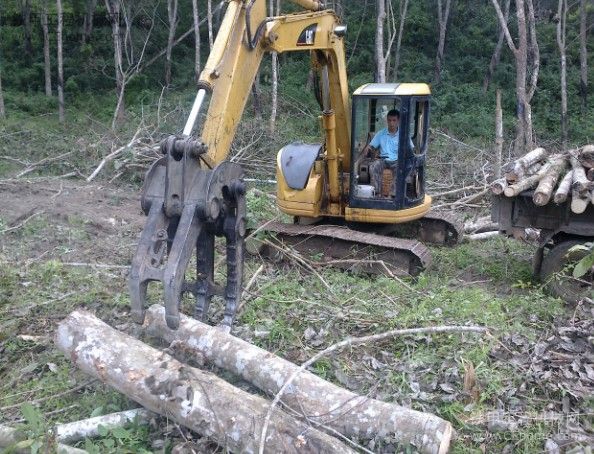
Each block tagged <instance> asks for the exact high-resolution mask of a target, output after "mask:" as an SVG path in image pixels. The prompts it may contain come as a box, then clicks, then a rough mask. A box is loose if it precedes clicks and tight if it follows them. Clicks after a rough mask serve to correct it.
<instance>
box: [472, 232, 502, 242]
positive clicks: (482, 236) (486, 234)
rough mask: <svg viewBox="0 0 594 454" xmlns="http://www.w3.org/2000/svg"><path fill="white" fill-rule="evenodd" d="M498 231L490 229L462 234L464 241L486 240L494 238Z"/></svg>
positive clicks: (498, 233)
mask: <svg viewBox="0 0 594 454" xmlns="http://www.w3.org/2000/svg"><path fill="white" fill-rule="evenodd" d="M499 235H500V232H499V231H490V232H481V233H471V234H469V235H464V240H465V241H482V240H488V239H490V238H495V237H496V236H499Z"/></svg>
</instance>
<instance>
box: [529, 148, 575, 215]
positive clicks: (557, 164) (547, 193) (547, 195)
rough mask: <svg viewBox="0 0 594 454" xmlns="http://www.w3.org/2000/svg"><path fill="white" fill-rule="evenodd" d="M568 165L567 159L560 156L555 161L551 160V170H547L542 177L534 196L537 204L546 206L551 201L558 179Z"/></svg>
mask: <svg viewBox="0 0 594 454" xmlns="http://www.w3.org/2000/svg"><path fill="white" fill-rule="evenodd" d="M566 166H567V161H566V160H565V158H563V157H559V158H557V159H556V160H555V161H552V162H551V165H550V167H549V170H547V172H546V173H545V174H544V176H543V177H542V179H541V180H540V181H539V183H538V186H537V187H536V190H535V191H534V195H533V196H532V200H533V201H534V204H535V205H537V206H544V205H546V204H547V203H549V200H551V197H552V195H553V190H554V189H555V185H556V184H557V180H559V176H560V175H561V173H562V172H563V171H564V170H565V168H566Z"/></svg>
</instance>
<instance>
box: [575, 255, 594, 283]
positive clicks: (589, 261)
mask: <svg viewBox="0 0 594 454" xmlns="http://www.w3.org/2000/svg"><path fill="white" fill-rule="evenodd" d="M593 266H594V254H589V255H587V256H585V257H584V258H582V259H581V260H580V261H579V262H577V264H576V265H575V268H574V269H573V277H575V278H579V277H582V276H584V275H585V274H586V273H587V272H588V271H590V268H592V267H593Z"/></svg>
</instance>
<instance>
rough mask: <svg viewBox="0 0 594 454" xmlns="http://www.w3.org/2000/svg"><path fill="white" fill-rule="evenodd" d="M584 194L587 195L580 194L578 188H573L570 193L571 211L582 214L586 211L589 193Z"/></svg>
mask: <svg viewBox="0 0 594 454" xmlns="http://www.w3.org/2000/svg"><path fill="white" fill-rule="evenodd" d="M586 194H587V195H581V194H580V192H579V191H578V190H576V189H574V190H573V192H572V195H571V211H573V212H574V213H575V214H582V213H583V212H584V211H586V208H588V204H589V203H590V198H591V194H590V193H589V192H587V193H586Z"/></svg>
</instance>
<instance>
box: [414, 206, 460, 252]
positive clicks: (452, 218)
mask: <svg viewBox="0 0 594 454" xmlns="http://www.w3.org/2000/svg"><path fill="white" fill-rule="evenodd" d="M421 220H429V221H436V222H439V223H446V224H448V227H449V229H450V230H451V231H452V232H454V234H455V238H452V242H451V243H447V244H448V246H451V245H454V244H457V243H458V242H459V241H460V239H461V238H462V235H464V225H463V224H462V221H460V219H458V216H456V215H455V214H454V213H452V212H451V211H438V210H430V211H429V213H427V214H426V215H425V216H423V217H422V218H421Z"/></svg>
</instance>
